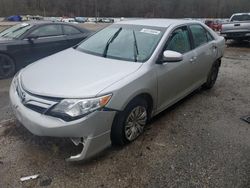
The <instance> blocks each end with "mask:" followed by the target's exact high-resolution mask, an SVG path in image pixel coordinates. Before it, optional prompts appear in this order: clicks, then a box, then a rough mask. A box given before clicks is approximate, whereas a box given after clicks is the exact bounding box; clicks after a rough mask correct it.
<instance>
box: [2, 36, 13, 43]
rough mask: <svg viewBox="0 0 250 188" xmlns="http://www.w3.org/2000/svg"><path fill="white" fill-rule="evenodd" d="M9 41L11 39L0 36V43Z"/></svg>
mask: <svg viewBox="0 0 250 188" xmlns="http://www.w3.org/2000/svg"><path fill="white" fill-rule="evenodd" d="M11 41H13V39H11V38H3V37H0V44H5V43H9V42H11Z"/></svg>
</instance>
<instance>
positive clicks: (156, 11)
mask: <svg viewBox="0 0 250 188" xmlns="http://www.w3.org/2000/svg"><path fill="white" fill-rule="evenodd" d="M235 12H250V0H0V16H9V15H15V14H20V15H27V14H32V15H42V16H72V17H73V16H92V17H94V16H100V17H166V18H179V17H185V18H192V17H199V18H202V17H220V18H223V17H229V16H230V15H231V14H232V13H235Z"/></svg>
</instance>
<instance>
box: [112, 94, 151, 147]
mask: <svg viewBox="0 0 250 188" xmlns="http://www.w3.org/2000/svg"><path fill="white" fill-rule="evenodd" d="M148 109H149V108H148V103H147V102H146V101H145V100H144V99H142V98H135V99H134V100H132V101H131V102H130V103H129V104H128V105H127V107H126V108H125V109H124V111H122V112H120V113H119V114H117V116H116V117H115V119H114V122H113V125H112V128H111V141H112V144H113V145H118V146H123V145H126V144H128V143H130V142H133V141H134V140H136V139H137V138H138V137H139V136H140V135H142V133H143V132H144V128H145V125H146V123H147V121H148V117H149V111H148ZM133 116H134V117H135V118H133Z"/></svg>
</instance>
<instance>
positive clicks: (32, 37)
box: [27, 35, 38, 43]
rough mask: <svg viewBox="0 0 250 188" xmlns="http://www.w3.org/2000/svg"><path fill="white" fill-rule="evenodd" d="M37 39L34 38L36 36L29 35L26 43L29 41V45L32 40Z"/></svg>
mask: <svg viewBox="0 0 250 188" xmlns="http://www.w3.org/2000/svg"><path fill="white" fill-rule="evenodd" d="M37 38H38V36H36V35H29V36H28V37H27V39H28V41H29V42H30V43H33V42H34V40H35V39H37Z"/></svg>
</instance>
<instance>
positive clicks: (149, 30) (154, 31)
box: [140, 29, 161, 35]
mask: <svg viewBox="0 0 250 188" xmlns="http://www.w3.org/2000/svg"><path fill="white" fill-rule="evenodd" d="M140 32H142V33H147V34H152V35H159V34H160V33H161V32H160V31H157V30H153V29H142V30H141V31H140Z"/></svg>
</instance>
